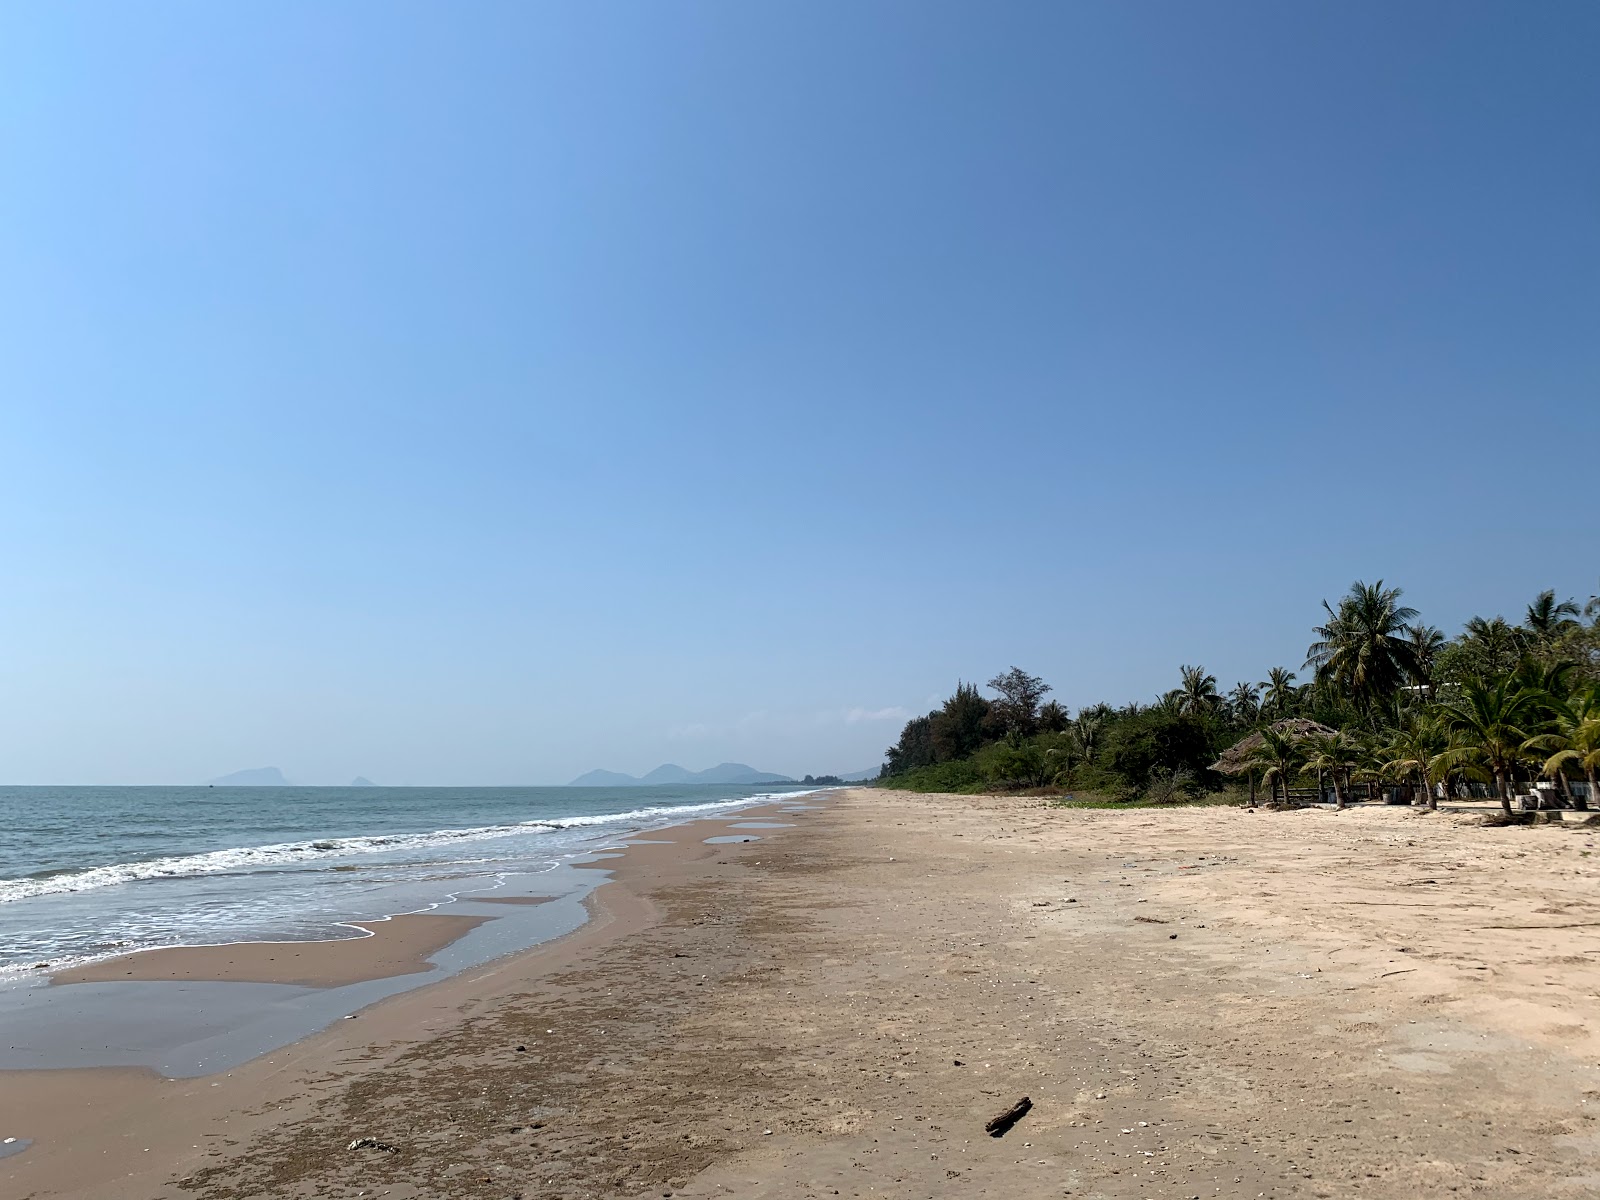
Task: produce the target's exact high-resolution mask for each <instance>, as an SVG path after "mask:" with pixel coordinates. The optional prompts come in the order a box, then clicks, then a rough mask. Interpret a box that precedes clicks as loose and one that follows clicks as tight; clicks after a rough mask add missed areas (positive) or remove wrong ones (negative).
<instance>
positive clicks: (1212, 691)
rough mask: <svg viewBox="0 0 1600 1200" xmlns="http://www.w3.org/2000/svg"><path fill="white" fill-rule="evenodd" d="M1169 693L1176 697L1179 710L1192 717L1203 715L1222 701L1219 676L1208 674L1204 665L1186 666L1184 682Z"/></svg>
mask: <svg viewBox="0 0 1600 1200" xmlns="http://www.w3.org/2000/svg"><path fill="white" fill-rule="evenodd" d="M1169 694H1170V695H1172V696H1173V697H1175V699H1176V701H1177V707H1178V711H1179V712H1180V713H1182V714H1184V715H1185V716H1190V717H1198V716H1203V715H1204V714H1206V713H1209V712H1211V711H1212V710H1214V709H1215V708H1216V707H1217V706H1218V705H1219V704H1221V703H1222V697H1221V696H1220V695H1219V694H1218V693H1217V677H1216V676H1215V675H1208V674H1206V669H1205V668H1204V667H1191V666H1187V665H1186V666H1184V667H1183V682H1182V683H1181V684H1179V685H1178V687H1177V689H1176V691H1174V692H1171V693H1169Z"/></svg>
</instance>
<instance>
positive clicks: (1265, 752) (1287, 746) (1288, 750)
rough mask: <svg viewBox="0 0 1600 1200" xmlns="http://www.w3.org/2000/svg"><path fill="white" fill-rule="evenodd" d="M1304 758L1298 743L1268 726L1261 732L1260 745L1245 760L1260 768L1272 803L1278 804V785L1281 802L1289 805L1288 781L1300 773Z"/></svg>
mask: <svg viewBox="0 0 1600 1200" xmlns="http://www.w3.org/2000/svg"><path fill="white" fill-rule="evenodd" d="M1304 759H1305V756H1304V753H1303V752H1302V751H1301V748H1300V741H1299V739H1298V738H1296V737H1295V736H1294V735H1293V734H1292V733H1289V732H1288V731H1286V730H1281V729H1273V728H1272V727H1271V726H1268V727H1267V728H1266V729H1263V730H1262V731H1261V744H1260V745H1259V746H1257V747H1256V748H1255V749H1254V750H1252V751H1251V752H1250V757H1249V759H1248V760H1247V761H1248V762H1249V763H1250V764H1251V765H1252V766H1256V767H1260V768H1262V771H1261V781H1262V782H1263V783H1265V784H1268V785H1269V786H1270V787H1271V788H1272V803H1273V804H1276V803H1277V802H1278V784H1279V783H1280V782H1281V783H1282V784H1283V802H1284V804H1288V803H1289V781H1290V780H1291V779H1293V778H1294V777H1295V775H1297V774H1298V773H1299V771H1300V764H1301V763H1302V762H1303V761H1304Z"/></svg>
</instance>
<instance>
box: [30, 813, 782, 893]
mask: <svg viewBox="0 0 1600 1200" xmlns="http://www.w3.org/2000/svg"><path fill="white" fill-rule="evenodd" d="M771 798H772V797H771V796H768V795H760V796H745V797H741V798H739V799H736V800H715V801H711V802H709V803H705V804H682V805H670V804H663V805H657V806H654V807H651V808H636V809H631V810H630V811H628V812H620V813H590V814H585V815H582V816H572V817H551V818H546V819H543V820H535V821H522V822H519V823H518V824H515V825H486V826H480V827H478V828H473V829H436V830H433V831H432V832H429V833H397V834H380V835H373V836H369V837H348V838H319V839H315V840H306V841H298V842H282V843H279V844H277V845H271V846H240V847H236V848H232V849H228V850H211V851H208V852H206V853H203V854H184V855H175V856H172V857H169V858H151V859H146V860H144V861H142V862H128V863H108V864H106V865H104V866H98V867H88V868H85V869H83V870H80V871H67V872H62V873H61V874H56V875H47V876H43V877H29V878H26V879H0V904H5V903H8V902H10V901H14V900H27V899H29V898H31V897H34V896H50V895H61V894H64V893H68V892H86V891H91V890H93V889H95V888H103V887H112V886H114V885H116V884H119V883H135V882H138V881H140V880H145V879H184V878H193V877H197V876H202V875H220V874H227V873H230V872H252V871H262V870H271V869H273V868H277V867H293V866H294V865H296V864H299V863H306V862H314V861H316V860H318V859H332V858H343V857H346V856H350V855H362V854H385V853H397V852H405V851H407V850H428V849H432V848H434V847H437V846H446V845H450V844H451V843H454V842H468V841H485V840H489V839H493V838H504V837H513V836H516V835H518V834H527V833H528V832H529V831H530V830H534V829H549V830H552V831H554V830H560V829H574V828H580V829H581V828H588V827H590V826H597V825H626V824H637V823H641V822H644V823H652V822H659V821H661V819H662V818H667V817H679V816H692V815H694V814H696V813H703V812H709V811H713V810H726V809H732V808H739V807H742V806H744V805H748V804H754V803H758V802H760V801H763V800H767V799H771Z"/></svg>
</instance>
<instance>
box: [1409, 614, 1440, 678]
mask: <svg viewBox="0 0 1600 1200" xmlns="http://www.w3.org/2000/svg"><path fill="white" fill-rule="evenodd" d="M1406 639H1407V640H1408V641H1409V642H1410V643H1411V656H1412V658H1413V659H1414V660H1415V661H1416V672H1417V675H1416V679H1417V683H1419V684H1420V685H1421V686H1422V687H1423V689H1424V691H1425V694H1426V696H1428V697H1431V696H1433V695H1434V685H1433V671H1434V668H1435V667H1436V666H1437V665H1438V663H1439V651H1441V650H1443V649H1444V648H1445V644H1446V639H1445V636H1444V634H1443V632H1441V631H1440V630H1438V629H1436V628H1434V627H1433V626H1432V625H1424V624H1423V623H1422V622H1420V621H1418V622H1417V623H1416V624H1415V625H1407V626H1406Z"/></svg>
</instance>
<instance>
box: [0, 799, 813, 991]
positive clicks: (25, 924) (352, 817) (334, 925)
mask: <svg viewBox="0 0 1600 1200" xmlns="http://www.w3.org/2000/svg"><path fill="white" fill-rule="evenodd" d="M799 790H802V789H799V788H795V789H778V790H776V791H774V790H773V788H772V786H771V785H762V786H761V788H759V789H758V788H752V787H748V786H746V787H742V788H741V787H726V786H713V785H691V786H682V787H674V786H661V787H630V788H557V787H501V788H465V787H407V788H388V787H315V788H308V787H270V788H250V787H7V788H0V987H3V985H4V982H5V981H6V980H7V979H8V978H9V979H12V980H18V979H22V978H24V977H26V976H28V975H30V974H34V973H37V972H41V971H45V970H46V969H47V968H48V970H49V971H52V972H53V971H55V970H59V969H62V968H65V967H69V966H72V965H76V964H80V963H83V962H87V961H92V960H95V959H99V958H106V957H111V956H114V955H119V954H125V953H128V952H130V951H135V950H145V949H151V948H155V947H163V946H188V945H214V944H219V943H227V942H239V941H294V940H306V939H316V938H328V937H339V936H350V935H351V934H352V933H353V932H354V931H352V930H350V929H348V928H345V927H343V926H345V925H346V923H348V922H352V921H363V920H373V919H378V918H383V917H388V916H394V915H398V914H401V913H413V912H429V911H435V910H437V909H439V908H440V907H442V906H445V905H447V904H449V903H450V902H451V901H452V900H453V899H454V898H455V897H457V896H459V895H461V894H462V893H464V892H471V893H474V894H482V893H483V892H485V891H486V890H489V889H493V888H495V887H498V886H501V885H502V884H504V883H505V881H507V880H509V879H513V878H515V879H517V880H519V881H522V882H523V883H524V884H525V883H526V880H527V879H528V878H530V877H537V876H539V875H542V874H545V873H555V872H557V871H558V869H559V868H561V867H562V866H563V865H564V864H566V863H570V862H572V861H575V860H581V859H584V858H586V857H593V856H594V855H595V854H596V853H597V852H598V851H600V850H601V849H602V848H604V847H605V846H607V845H608V844H615V843H616V842H617V841H619V840H620V839H624V838H628V837H634V836H639V835H643V834H647V833H648V831H650V830H652V829H657V828H661V827H663V826H666V825H669V824H673V823H676V822H681V821H684V820H690V819H695V818H699V817H707V816H716V815H718V814H723V813H726V814H733V813H736V812H737V810H738V809H740V808H742V807H746V806H749V805H752V804H755V803H759V802H761V801H763V800H768V799H771V798H772V797H773V796H775V795H782V794H786V793H787V792H789V791H799Z"/></svg>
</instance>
